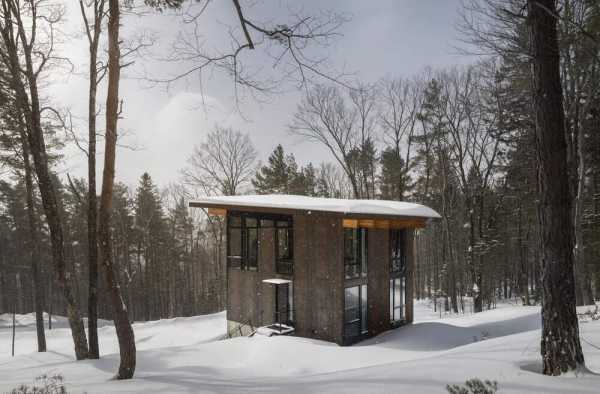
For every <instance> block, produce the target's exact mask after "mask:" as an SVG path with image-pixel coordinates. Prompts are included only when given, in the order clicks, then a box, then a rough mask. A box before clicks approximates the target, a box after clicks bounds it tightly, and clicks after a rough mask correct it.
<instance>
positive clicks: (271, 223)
mask: <svg viewBox="0 0 600 394" xmlns="http://www.w3.org/2000/svg"><path fill="white" fill-rule="evenodd" d="M278 223H281V224H282V225H281V226H279V227H278ZM283 223H285V226H284V225H283ZM226 227H227V228H226V234H227V251H226V252H227V265H228V267H229V268H233V269H239V270H242V271H258V265H259V259H260V237H261V230H262V229H265V228H273V229H274V233H275V234H274V245H273V252H274V258H275V267H276V272H277V273H282V274H292V273H293V247H294V243H293V217H292V216H290V215H278V214H268V213H260V212H243V211H229V212H227V218H226ZM281 228H286V229H287V230H288V231H289V234H288V241H287V243H288V254H289V257H286V258H285V259H279V258H278V256H279V241H278V234H277V233H278V229H281ZM233 231H239V232H240V235H239V237H236V238H238V240H237V242H240V243H241V245H240V247H239V248H238V249H239V250H240V255H234V254H232V252H231V250H232V244H233V243H232V236H231V234H232V232H233ZM254 233H255V234H254ZM252 241H255V243H254V245H251V242H252ZM280 266H284V267H283V268H282V267H280ZM279 268H282V269H281V270H280V269H279ZM284 271H285V272H284Z"/></svg>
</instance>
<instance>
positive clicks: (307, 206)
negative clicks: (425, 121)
mask: <svg viewBox="0 0 600 394" xmlns="http://www.w3.org/2000/svg"><path fill="white" fill-rule="evenodd" d="M190 206H200V207H202V206H206V207H222V208H227V207H229V206H231V207H248V208H270V209H290V210H301V211H322V212H337V213H342V214H346V215H352V214H361V215H382V216H403V217H422V218H440V217H441V216H440V215H439V214H438V213H437V212H436V211H434V210H433V209H431V208H429V207H426V206H424V205H420V204H414V203H409V202H402V201H387V200H344V199H339V198H321V197H308V196H296V195H289V194H263V195H244V196H219V197H204V198H201V199H197V200H194V201H190Z"/></svg>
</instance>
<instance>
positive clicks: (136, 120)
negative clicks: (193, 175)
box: [47, 0, 467, 186]
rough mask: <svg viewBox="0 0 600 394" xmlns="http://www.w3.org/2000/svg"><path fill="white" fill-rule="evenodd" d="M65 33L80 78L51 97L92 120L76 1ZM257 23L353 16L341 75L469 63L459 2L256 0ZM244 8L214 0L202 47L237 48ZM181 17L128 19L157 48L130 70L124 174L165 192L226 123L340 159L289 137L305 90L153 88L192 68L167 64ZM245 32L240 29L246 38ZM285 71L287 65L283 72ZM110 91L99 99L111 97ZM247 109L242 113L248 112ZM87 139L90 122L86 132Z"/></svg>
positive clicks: (219, 82)
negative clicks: (254, 92) (249, 93)
mask: <svg viewBox="0 0 600 394" xmlns="http://www.w3.org/2000/svg"><path fill="white" fill-rule="evenodd" d="M66 3H67V4H68V6H67V7H68V10H67V20H66V27H65V31H66V32H67V34H68V36H67V38H66V39H65V42H64V44H63V45H62V47H61V51H63V52H64V53H67V54H68V55H69V56H70V57H71V58H72V59H73V64H74V67H75V69H74V72H73V73H66V72H60V71H55V72H54V74H53V76H52V78H53V80H54V83H53V84H52V85H51V87H50V88H49V90H48V91H47V95H48V96H49V97H52V100H54V101H58V102H59V105H60V106H63V107H65V108H66V107H68V108H70V109H71V111H72V112H73V114H74V115H75V117H76V118H77V117H80V118H81V121H82V122H84V121H85V114H86V112H85V111H86V106H87V104H86V100H87V98H86V97H87V81H86V79H85V71H86V67H87V65H86V57H87V42H86V41H85V40H84V39H83V36H82V35H81V34H80V33H81V31H82V24H81V18H80V15H79V14H78V11H79V10H78V8H77V7H76V2H75V1H68V2H66ZM244 3H245V4H246V14H247V15H248V17H250V18H253V19H254V20H257V21H260V22H266V23H269V22H272V23H275V24H276V23H286V22H288V21H290V20H291V19H290V13H291V12H301V13H303V14H315V15H316V14H318V13H320V12H321V11H323V10H325V11H334V12H338V13H343V14H345V15H347V16H348V17H349V18H350V20H349V21H348V22H347V23H345V24H344V25H343V26H342V27H341V28H340V29H339V32H340V33H341V35H340V37H339V38H337V39H336V40H335V42H333V43H332V45H331V46H329V47H327V48H325V49H323V48H317V49H315V50H316V51H317V52H315V53H317V54H319V53H320V52H318V51H326V53H327V55H328V59H329V62H330V67H331V69H332V70H333V69H335V70H340V69H345V70H347V71H351V72H353V73H355V77H356V78H358V79H360V80H361V81H365V82H374V81H376V80H378V79H380V78H382V77H410V76H412V75H414V74H416V73H418V72H419V71H420V70H422V69H423V68H424V67H426V66H431V67H440V66H444V65H452V64H460V63H464V62H466V61H467V60H466V59H464V57H461V56H459V55H457V54H456V51H455V50H454V49H453V45H454V44H456V37H457V33H456V32H455V29H454V25H455V23H456V22H457V19H458V8H459V5H460V2H459V0H374V1H364V0H321V1H317V0H303V1H302V2H298V1H292V0H288V1H285V0H253V1H245V2H243V4H244ZM299 3H300V5H299ZM234 18H235V9H234V8H233V5H232V3H231V1H226V0H213V2H212V3H211V4H210V5H209V7H208V8H207V9H206V11H205V13H204V14H203V15H202V17H201V19H199V22H198V32H199V34H200V35H201V38H200V39H201V41H202V42H203V43H204V45H205V46H206V47H207V48H209V49H210V48H215V49H223V50H225V49H226V48H228V47H229V46H230V45H231V44H230V40H229V37H228V26H235V19H234ZM182 26H184V25H183V23H182V19H181V15H172V14H162V15H158V14H146V15H143V16H139V15H127V16H126V17H125V19H124V21H123V38H124V39H125V40H131V41H133V40H134V39H135V37H137V36H139V35H140V34H142V33H143V34H144V35H145V36H146V37H153V41H154V45H153V46H152V47H151V48H148V49H147V50H146V51H144V53H143V56H140V57H138V58H137V59H135V64H134V65H133V66H131V67H129V68H128V69H126V70H125V76H126V78H125V79H124V80H123V82H122V86H121V96H122V99H123V102H124V113H123V119H122V121H121V122H120V126H121V129H122V132H123V133H124V134H126V136H125V137H123V138H122V140H121V141H122V144H123V145H125V146H126V147H123V148H121V149H120V150H119V151H118V156H117V178H118V180H120V181H123V182H125V183H127V184H129V185H135V184H136V183H137V179H138V177H139V176H140V175H141V174H142V172H144V171H148V172H149V173H150V174H151V175H152V177H153V178H154V179H155V181H156V182H157V183H158V184H159V185H160V186H166V185H167V184H168V183H169V182H176V181H177V180H178V178H179V176H180V175H179V172H180V170H181V169H182V168H183V167H185V165H186V160H187V157H188V156H189V155H190V153H191V151H192V148H193V146H194V145H196V144H199V143H201V142H203V141H204V140H205V137H206V134H207V132H209V131H210V130H211V129H212V128H213V127H214V126H215V125H216V124H219V125H221V126H227V127H234V128H236V129H239V130H240V131H242V132H245V133H248V134H250V137H251V139H252V141H253V143H254V144H255V146H256V148H257V150H258V151H259V153H260V158H261V159H262V160H264V159H266V157H267V156H268V154H269V153H270V152H271V151H272V149H273V148H274V146H275V145H276V144H277V143H281V144H282V145H283V146H284V148H285V149H286V151H288V152H291V153H293V154H294V155H295V156H296V158H297V160H298V161H300V162H306V161H313V162H321V161H331V160H332V158H331V157H330V155H329V154H328V153H327V152H326V151H325V150H324V149H322V148H321V147H319V146H318V145H314V144H313V143H310V142H305V141H300V140H298V138H296V137H294V136H290V135H289V134H288V132H287V125H288V124H289V122H290V120H291V118H292V116H293V113H294V111H295V108H296V105H297V104H298V102H299V100H300V99H301V97H302V92H298V91H296V90H294V89H293V86H291V85H290V86H283V87H282V90H283V91H284V92H283V93H281V94H278V95H276V96H272V97H271V98H270V99H268V100H261V101H260V102H259V101H256V100H253V99H252V98H245V99H244V100H243V101H242V103H241V105H240V107H239V109H237V108H236V105H235V100H234V90H233V85H232V82H231V79H230V78H228V77H227V76H226V75H223V74H221V73H218V72H214V73H210V74H208V73H205V74H204V75H203V79H200V78H199V77H198V75H197V74H193V75H192V76H191V77H190V78H187V79H185V80H182V81H179V82H177V83H174V84H170V85H164V84H159V85H153V84H150V83H148V80H147V78H159V79H162V78H167V77H169V76H171V75H174V74H175V73H178V72H181V71H183V70H186V69H187V68H188V67H190V65H191V64H192V63H190V62H184V61H177V62H164V61H161V58H164V57H166V56H167V54H168V53H169V52H170V50H171V48H172V46H173V43H174V40H176V38H177V36H178V34H180V32H181V28H182ZM237 33H238V34H239V31H238V32H237ZM245 59H247V60H248V61H249V62H250V64H251V65H261V66H263V67H268V68H270V67H271V65H272V60H271V59H270V58H269V57H268V56H267V54H265V53H264V52H263V51H254V52H248V53H247V54H246V55H245ZM273 72H274V73H276V72H277V69H275V70H274V71H273ZM104 99H105V97H104V91H103V90H101V92H100V94H99V102H100V103H102V102H103V101H104ZM240 110H241V113H240ZM79 130H80V132H81V135H82V136H85V135H86V129H85V124H84V123H81V127H80V128H79ZM66 154H67V160H66V162H67V164H66V165H65V166H64V167H63V168H62V169H61V172H62V173H63V174H65V173H67V172H68V173H70V174H71V175H75V176H84V175H85V174H86V167H85V158H84V156H83V154H82V153H80V152H79V151H78V150H77V149H76V148H75V147H73V146H71V147H69V148H68V149H67V153H66Z"/></svg>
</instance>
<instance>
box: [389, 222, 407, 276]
mask: <svg viewBox="0 0 600 394" xmlns="http://www.w3.org/2000/svg"><path fill="white" fill-rule="evenodd" d="M404 239H405V235H404V231H403V230H391V231H390V247H391V251H390V253H391V256H390V262H391V264H390V272H392V273H397V274H404V272H405V271H406V255H405V253H404Z"/></svg>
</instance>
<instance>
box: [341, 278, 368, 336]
mask: <svg viewBox="0 0 600 394" xmlns="http://www.w3.org/2000/svg"><path fill="white" fill-rule="evenodd" d="M344 293H345V294H344V302H345V305H344V339H345V341H346V342H352V340H353V339H355V338H358V337H360V336H362V335H363V334H366V333H367V332H368V324H367V285H361V286H354V287H347V288H346V289H345V292H344Z"/></svg>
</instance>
